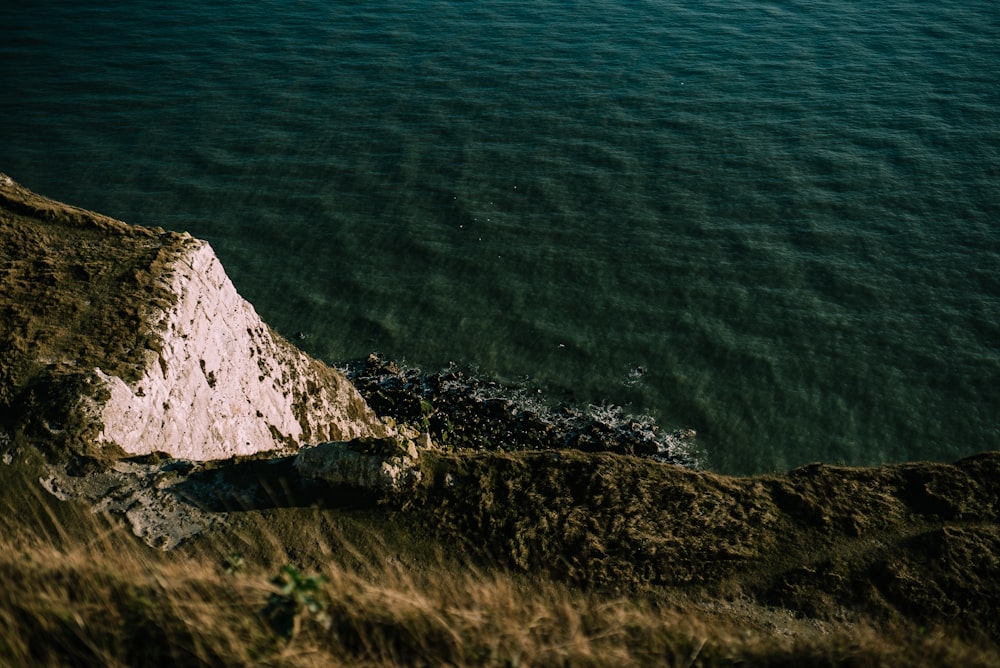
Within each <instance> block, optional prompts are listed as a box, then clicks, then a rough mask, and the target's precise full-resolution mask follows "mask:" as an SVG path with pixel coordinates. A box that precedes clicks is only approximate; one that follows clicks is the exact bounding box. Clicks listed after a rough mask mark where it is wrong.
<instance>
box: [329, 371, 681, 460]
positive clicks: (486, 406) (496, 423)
mask: <svg viewBox="0 0 1000 668" xmlns="http://www.w3.org/2000/svg"><path fill="white" fill-rule="evenodd" d="M343 370H344V373H345V375H346V376H347V378H348V379H349V380H350V381H351V382H352V383H354V386H355V387H356V388H357V389H358V391H359V392H360V393H361V396H363V397H364V398H365V401H367V402H368V405H369V406H371V407H372V408H373V409H374V410H375V412H376V413H378V414H379V415H381V416H383V417H390V418H392V419H393V420H394V421H396V422H399V423H405V424H410V425H413V426H415V427H417V428H418V429H420V430H422V431H425V432H427V433H428V434H430V437H431V440H432V441H433V442H434V443H435V444H437V445H438V446H439V447H442V448H445V449H449V450H467V451H482V452H517V451H531V450H552V449H555V450H562V449H571V450H579V451H581V452H613V453H616V454H620V455H636V456H640V457H649V458H650V459H652V460H655V461H658V462H663V463H666V464H676V465H679V466H684V467H687V468H695V469H696V468H700V460H699V454H700V453H699V451H698V448H697V444H696V441H695V432H694V431H693V430H691V429H681V430H675V431H668V432H665V431H662V430H661V429H660V427H659V425H657V424H656V423H655V422H654V421H653V419H652V418H649V417H644V416H634V415H629V414H627V413H626V412H625V411H624V410H623V409H621V408H620V407H616V406H589V407H587V408H586V409H583V408H580V407H574V406H569V405H566V404H562V405H559V406H556V407H552V406H549V405H547V404H545V403H544V402H542V401H541V400H539V399H538V398H537V397H535V396H532V394H531V393H530V391H529V390H526V389H523V388H517V387H512V386H509V385H504V384H502V383H500V382H497V381H494V380H489V379H482V378H479V377H477V376H476V375H473V374H469V373H466V372H464V371H461V370H458V369H449V370H446V371H441V372H423V371H421V370H419V369H414V368H407V369H404V368H401V367H400V366H399V365H398V364H396V363H395V362H393V361H391V360H385V359H383V358H381V357H379V356H378V355H376V354H372V355H370V356H369V357H368V358H367V359H365V360H359V361H356V362H353V363H349V364H347V365H346V366H345V367H344V369H343Z"/></svg>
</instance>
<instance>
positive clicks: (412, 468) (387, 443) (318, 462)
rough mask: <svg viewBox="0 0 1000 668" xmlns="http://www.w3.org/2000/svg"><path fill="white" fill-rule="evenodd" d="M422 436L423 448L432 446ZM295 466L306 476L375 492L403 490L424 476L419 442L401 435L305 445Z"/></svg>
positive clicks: (335, 485) (383, 493)
mask: <svg viewBox="0 0 1000 668" xmlns="http://www.w3.org/2000/svg"><path fill="white" fill-rule="evenodd" d="M423 438H424V441H425V442H424V443H423V449H428V448H430V447H431V445H430V439H429V438H428V437H427V435H426V434H424V435H423ZM294 466H295V469H296V470H297V471H298V473H299V475H300V476H301V477H302V478H304V479H308V480H316V481H320V482H322V483H323V484H326V485H330V486H334V487H339V486H343V487H349V488H355V489H360V490H363V491H365V492H369V493H372V494H376V495H387V494H398V493H400V492H404V491H406V490H407V489H411V488H412V487H413V486H414V485H416V484H417V483H419V482H420V480H421V478H422V477H423V474H422V473H421V472H420V451H419V450H418V449H417V446H416V444H415V443H414V442H413V441H412V440H410V439H404V438H402V437H399V436H395V437H389V438H381V439H357V440H354V441H351V442H349V443H323V444H321V445H317V446H314V447H309V448H303V449H302V450H301V451H300V452H299V454H298V456H297V457H296V458H295V464H294Z"/></svg>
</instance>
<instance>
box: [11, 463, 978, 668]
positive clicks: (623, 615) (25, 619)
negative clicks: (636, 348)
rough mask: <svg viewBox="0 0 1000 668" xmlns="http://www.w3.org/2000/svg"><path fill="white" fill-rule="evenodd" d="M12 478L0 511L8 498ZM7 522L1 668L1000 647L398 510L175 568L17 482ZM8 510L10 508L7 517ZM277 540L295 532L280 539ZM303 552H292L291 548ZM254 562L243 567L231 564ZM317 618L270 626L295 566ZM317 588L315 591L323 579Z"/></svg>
mask: <svg viewBox="0 0 1000 668" xmlns="http://www.w3.org/2000/svg"><path fill="white" fill-rule="evenodd" d="M11 477H12V476H11V475H10V474H9V473H8V475H5V476H3V478H4V480H2V481H0V482H3V483H4V490H5V492H4V494H3V496H2V497H0V498H2V500H3V501H5V502H10V501H11V500H12V499H13V492H12V490H14V489H16V488H14V487H11V485H10V483H11V482H13V481H12V480H11V479H10V478H11ZM23 484H24V485H25V486H24V487H22V488H21V489H22V493H21V494H20V495H19V503H20V508H19V509H18V512H12V511H13V508H11V507H10V506H9V505H8V506H7V507H4V508H3V510H4V512H3V517H2V519H0V577H2V579H3V582H4V583H5V586H4V587H3V590H2V593H0V629H3V632H2V635H0V664H3V665H12V666H16V665H32V666H66V665H78V666H97V665H99V666H132V665H178V666H203V665H206V666H247V665H259V666H337V665H351V666H356V665H361V666H365V665H371V666H375V665H408V666H425V665H427V666H429V665H454V666H467V665H469V666H471V665H487V666H631V665H656V666H693V665H698V666H730V665H742V666H793V665H795V666H799V665H824V666H872V665H890V666H891V665H898V666H904V665H905V666H943V665H962V666H976V665H981V666H987V665H996V660H997V652H996V648H995V647H994V646H992V645H989V644H984V645H980V644H977V643H975V642H970V641H968V640H962V639H961V638H958V637H957V636H952V635H949V634H947V633H944V632H937V631H927V630H922V629H920V628H917V627H914V626H912V625H900V626H893V625H888V626H886V625H883V626H880V627H878V628H876V627H873V626H868V625H866V624H859V623H857V622H850V623H842V624H838V623H835V622H822V623H820V622H818V621H816V620H810V619H806V618H803V617H802V616H800V615H796V614H793V613H792V612H790V611H788V610H783V609H780V608H768V607H765V606H761V605H760V604H759V603H757V602H754V601H752V600H747V599H741V598H739V597H733V598H729V599H726V598H725V597H716V598H711V599H707V598H704V597H702V596H699V595H696V594H692V593H690V592H685V591H684V590H682V589H676V588H663V589H662V590H659V591H658V592H657V593H656V594H650V593H648V592H647V593H643V594H639V593H632V594H612V593H601V592H599V591H597V590H593V589H580V588H578V587H576V586H574V585H572V584H571V583H567V582H564V581H560V580H558V579H554V578H551V577H549V576H547V575H546V574H545V573H543V572H541V571H539V572H536V573H532V572H526V571H524V570H520V571H518V570H511V569H507V568H501V567H486V566H483V565H482V564H481V563H480V564H479V565H476V564H474V563H472V562H470V561H469V560H467V559H465V558H463V557H462V556H461V554H460V553H451V554H446V553H445V552H444V551H443V546H441V545H440V544H436V543H435V542H434V541H433V540H424V539H421V538H420V537H419V536H415V532H414V529H413V527H408V526H406V525H405V523H404V524H403V525H400V526H397V527H395V528H393V527H392V526H390V524H389V522H388V520H390V519H391V514H390V513H389V512H388V511H385V512H383V511H369V512H368V513H367V514H362V515H353V516H352V515H351V513H350V512H348V511H338V510H335V509H323V508H312V509H300V511H299V512H300V514H299V515H298V516H297V519H296V522H295V524H296V525H297V526H298V527H299V533H298V534H297V536H298V537H297V538H294V539H292V538H290V535H289V534H288V533H287V532H288V531H289V528H288V526H287V525H285V526H284V527H283V528H281V527H279V528H277V529H276V528H275V525H274V524H273V523H272V522H271V518H269V517H268V516H266V515H265V514H259V513H249V512H248V513H246V514H245V516H244V517H243V518H242V521H241V522H239V523H236V524H234V527H235V528H234V529H233V530H232V531H231V532H228V533H222V534H219V535H216V536H213V537H209V538H207V539H205V540H202V541H201V542H200V543H197V544H195V545H192V546H190V547H189V548H187V549H184V550H178V551H175V552H171V553H162V552H158V551H154V550H151V549H149V548H148V547H146V546H145V545H143V544H141V543H140V542H139V541H137V540H136V539H134V537H133V536H131V535H130V534H129V533H128V531H127V530H126V529H124V528H123V527H121V526H119V524H118V523H117V522H116V521H115V520H113V519H111V518H108V517H105V516H100V515H93V514H90V513H89V512H87V511H86V510H85V509H83V508H80V507H77V506H75V505H74V504H72V503H62V502H58V501H56V500H55V499H53V498H51V497H48V496H47V495H45V494H44V493H43V492H40V491H38V492H31V493H29V494H28V495H27V496H25V495H24V493H23V490H26V489H37V487H30V486H29V485H28V481H23ZM5 505H6V504H5ZM282 532H285V533H282ZM296 543H297V544H296ZM248 547H253V548H254V549H252V550H247V553H246V556H245V557H239V558H238V557H237V556H236V551H237V550H241V549H246V548H248ZM296 561H299V562H302V563H298V564H295V565H296V566H298V567H300V575H301V576H302V577H313V576H315V578H316V579H315V580H314V582H315V583H316V584H317V586H316V587H315V588H314V589H312V590H311V594H310V595H312V596H314V597H315V598H316V600H317V601H319V602H320V603H321V607H322V611H323V615H322V616H321V615H316V614H313V612H309V611H308V610H306V609H305V608H300V609H298V612H297V615H296V620H295V621H296V629H295V632H294V633H287V634H286V633H281V632H278V631H277V630H276V629H275V628H274V626H273V625H272V624H269V623H268V620H267V619H266V617H265V616H264V615H262V614H261V613H262V611H263V610H264V608H265V607H266V606H267V604H268V602H269V601H273V597H274V595H275V594H276V593H277V592H279V588H278V586H277V585H275V584H273V583H272V580H273V579H274V578H275V576H276V575H278V574H279V573H281V572H282V569H283V567H285V566H286V565H287V564H293V563H294V562H296ZM320 578H321V579H322V580H320Z"/></svg>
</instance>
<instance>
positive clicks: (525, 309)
mask: <svg viewBox="0 0 1000 668" xmlns="http://www.w3.org/2000/svg"><path fill="white" fill-rule="evenodd" d="M0 170H2V171H4V172H6V173H8V174H10V175H11V176H12V177H13V178H14V179H16V180H18V181H20V182H21V183H23V184H24V185H26V186H28V187H30V188H32V189H34V190H36V191H38V192H41V193H43V194H46V195H49V196H51V197H55V198H58V199H62V200H65V201H68V202H71V203H74V204H77V205H80V206H85V207H87V208H92V209H96V210H99V211H101V212H103V213H107V214H109V215H112V216H115V217H117V218H121V219H124V220H127V221H129V222H133V223H139V224H145V225H159V226H163V227H166V228H170V229H177V230H188V231H190V232H191V233H192V234H194V235H196V236H199V237H202V238H205V239H208V240H209V241H210V242H211V243H212V245H213V246H214V247H215V249H216V251H217V252H218V254H219V256H220V257H221V258H222V261H223V263H224V265H225V266H226V268H227V270H228V272H229V274H230V275H231V276H232V278H233V281H234V282H235V284H236V286H237V288H238V289H239V290H240V291H241V293H242V294H243V295H244V296H246V297H247V298H248V299H249V300H250V301H252V302H253V303H254V305H255V306H256V307H257V309H258V311H259V312H260V313H261V314H262V316H263V317H264V318H265V319H266V320H268V321H269V322H270V323H271V324H272V325H274V326H275V327H276V328H277V329H278V330H279V331H281V332H283V333H285V334H286V335H289V336H292V335H294V334H295V333H297V332H303V333H305V334H306V335H307V336H308V338H305V339H304V340H302V341H301V342H300V343H301V344H302V346H303V347H304V348H306V349H307V350H308V351H309V352H311V353H313V354H316V355H318V356H320V357H322V358H324V359H326V360H327V361H330V362H334V363H339V362H342V361H344V360H349V359H353V358H358V357H363V356H365V355H367V354H368V353H369V352H372V351H379V352H380V353H382V354H383V355H385V356H387V357H391V358H395V359H398V360H401V361H405V362H406V363H408V364H412V365H416V366H419V367H421V368H424V369H427V370H434V369H438V368H443V367H447V366H448V365H449V364H452V363H454V364H458V365H463V366H469V367H472V368H475V369H477V370H478V372H479V373H481V374H483V375H485V376H490V377H494V378H499V379H502V380H507V381H510V382H515V383H519V384H521V385H522V386H523V387H524V388H527V389H528V390H529V391H531V392H535V393H538V395H539V396H540V397H543V398H545V399H547V400H549V401H552V402H560V401H568V402H572V403H574V404H576V405H587V404H597V405H611V404H613V405H616V406H622V407H624V408H625V410H627V411H631V412H635V413H637V414H644V415H650V416H653V417H654V418H655V419H656V420H657V421H658V422H659V423H660V424H661V425H663V426H664V428H674V427H690V428H693V429H695V430H697V432H698V435H699V441H700V444H701V446H702V447H703V448H704V449H705V450H706V451H707V453H708V465H709V467H710V468H713V469H715V470H719V471H725V472H734V473H749V472H762V471H771V470H775V469H786V468H789V467H792V466H795V465H799V464H802V463H805V462H810V461H817V460H823V461H827V462H832V463H847V464H877V463H882V462H894V461H903V460H914V459H932V460H951V459H955V458H958V457H961V456H964V455H968V454H972V453H974V452H977V451H980V450H985V449H996V448H998V447H1000V438H998V437H1000V427H998V419H1000V5H998V4H997V3H996V2H995V0H965V1H963V2H957V1H956V2H951V1H948V0H933V1H931V0H887V1H885V2H861V1H859V0H809V1H808V2H805V1H798V0H784V1H779V0H774V1H772V2H751V1H749V0H731V1H730V0H727V1H722V0H707V1H698V2H695V1H693V0H691V1H687V0H681V1H678V2H653V1H645V2H644V1H641V0H594V1H593V2H577V1H573V0H531V1H517V0H478V1H477V2H466V1H459V0H451V1H447V0H411V1H409V2H404V3H400V2H384V1H383V0H372V1H369V2H363V3H362V2H353V1H351V2H346V1H338V0H322V1H321V0H299V1H292V2H276V1H254V0H250V1H248V2H242V3H229V2H219V1H206V2H176V1H174V2H157V3H152V2H145V1H136V2H127V3H126V2H105V3H80V2H69V1H53V0H36V1H35V2H32V3H21V2H12V3H5V4H4V5H3V7H2V8H0Z"/></svg>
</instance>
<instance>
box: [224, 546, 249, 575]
mask: <svg viewBox="0 0 1000 668" xmlns="http://www.w3.org/2000/svg"><path fill="white" fill-rule="evenodd" d="M246 567H247V562H246V560H244V559H243V555H242V554H240V553H239V552H230V553H229V554H227V555H226V558H225V559H223V560H222V570H223V571H225V572H226V574H227V575H238V574H240V573H242V572H243V571H244V570H246Z"/></svg>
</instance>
